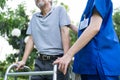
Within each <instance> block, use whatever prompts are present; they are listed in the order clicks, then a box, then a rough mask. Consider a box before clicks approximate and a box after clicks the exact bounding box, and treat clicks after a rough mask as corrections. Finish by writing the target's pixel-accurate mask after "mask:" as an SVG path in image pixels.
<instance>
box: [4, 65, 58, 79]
mask: <svg viewBox="0 0 120 80" xmlns="http://www.w3.org/2000/svg"><path fill="white" fill-rule="evenodd" d="M17 66H18V65H17V64H12V65H10V66H9V67H8V68H7V71H6V73H5V77H4V80H7V79H8V76H13V77H16V76H29V80H31V75H51V74H53V80H57V65H54V68H53V71H36V72H33V71H31V69H30V68H29V67H28V66H24V69H29V70H30V71H29V72H10V70H11V69H13V68H15V67H17Z"/></svg>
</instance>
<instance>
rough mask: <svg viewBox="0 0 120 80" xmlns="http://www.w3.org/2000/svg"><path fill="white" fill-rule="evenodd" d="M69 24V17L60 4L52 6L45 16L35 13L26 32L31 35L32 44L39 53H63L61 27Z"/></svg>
mask: <svg viewBox="0 0 120 80" xmlns="http://www.w3.org/2000/svg"><path fill="white" fill-rule="evenodd" d="M65 25H70V19H69V17H68V15H67V13H66V10H65V8H64V7H62V6H57V7H52V9H51V10H50V11H49V13H48V14H47V15H46V16H43V15H42V14H41V13H40V12H38V13H35V14H34V15H33V17H32V19H31V21H30V25H29V27H28V29H27V34H30V35H32V37H33V41H34V44H35V46H36V48H37V50H38V52H40V53H41V54H48V55H59V54H63V46H62V39H61V32H60V31H61V30H60V29H61V27H63V26H65Z"/></svg>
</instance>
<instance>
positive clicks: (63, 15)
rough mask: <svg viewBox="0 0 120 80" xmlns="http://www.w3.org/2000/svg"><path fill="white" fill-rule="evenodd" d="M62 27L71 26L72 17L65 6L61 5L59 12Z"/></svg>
mask: <svg viewBox="0 0 120 80" xmlns="http://www.w3.org/2000/svg"><path fill="white" fill-rule="evenodd" d="M59 21H60V27H63V26H69V25H70V18H69V16H68V14H67V12H66V10H65V8H64V7H62V6H60V14H59Z"/></svg>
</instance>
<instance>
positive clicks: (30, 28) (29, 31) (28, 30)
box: [26, 21, 32, 35]
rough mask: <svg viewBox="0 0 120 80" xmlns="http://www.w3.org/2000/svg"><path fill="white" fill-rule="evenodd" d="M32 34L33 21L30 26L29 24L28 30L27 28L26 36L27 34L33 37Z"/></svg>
mask: <svg viewBox="0 0 120 80" xmlns="http://www.w3.org/2000/svg"><path fill="white" fill-rule="evenodd" d="M31 33H32V21H30V24H29V26H28V28H27V32H26V34H27V35H31Z"/></svg>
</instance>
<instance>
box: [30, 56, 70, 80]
mask: <svg viewBox="0 0 120 80" xmlns="http://www.w3.org/2000/svg"><path fill="white" fill-rule="evenodd" d="M53 61H54V59H53V60H52V59H51V60H40V59H39V58H37V59H36V60H35V69H34V71H51V70H53V64H52V63H53ZM57 71H58V72H57V80H69V79H68V77H69V75H68V74H67V75H64V74H63V73H62V72H60V71H59V70H57ZM31 80H53V75H38V76H36V75H34V76H32V77H31Z"/></svg>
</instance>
